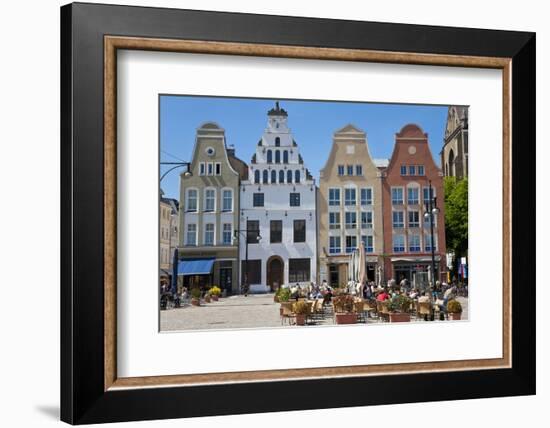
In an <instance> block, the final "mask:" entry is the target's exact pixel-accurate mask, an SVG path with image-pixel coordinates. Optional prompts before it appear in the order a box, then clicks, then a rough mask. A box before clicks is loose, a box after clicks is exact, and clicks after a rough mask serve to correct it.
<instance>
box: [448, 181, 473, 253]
mask: <svg viewBox="0 0 550 428" xmlns="http://www.w3.org/2000/svg"><path fill="white" fill-rule="evenodd" d="M444 186H445V240H446V241H447V249H448V250H452V251H454V253H455V255H456V257H457V258H458V257H461V256H466V255H467V252H468V179H467V178H463V179H461V180H457V179H456V178H455V177H445V181H444Z"/></svg>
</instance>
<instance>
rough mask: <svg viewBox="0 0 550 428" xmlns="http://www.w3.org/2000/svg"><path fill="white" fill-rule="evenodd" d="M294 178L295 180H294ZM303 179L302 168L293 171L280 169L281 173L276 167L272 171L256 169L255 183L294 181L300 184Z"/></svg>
mask: <svg viewBox="0 0 550 428" xmlns="http://www.w3.org/2000/svg"><path fill="white" fill-rule="evenodd" d="M293 180H294V181H293ZM300 181H301V174H300V170H298V169H297V170H295V171H294V172H292V170H290V169H289V170H286V173H285V171H284V170H282V169H281V170H279V173H277V171H275V170H274V169H272V170H271V173H269V171H268V170H267V169H264V170H263V171H262V172H260V170H259V169H257V170H256V171H254V183H256V184H260V182H261V183H263V184H268V183H271V184H275V183H279V184H284V183H287V184H288V183H294V184H299V183H300Z"/></svg>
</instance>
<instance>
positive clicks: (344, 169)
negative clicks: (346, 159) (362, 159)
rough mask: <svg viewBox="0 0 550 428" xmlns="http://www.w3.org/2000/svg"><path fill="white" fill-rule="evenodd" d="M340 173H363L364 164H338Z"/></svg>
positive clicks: (341, 174) (359, 174)
mask: <svg viewBox="0 0 550 428" xmlns="http://www.w3.org/2000/svg"><path fill="white" fill-rule="evenodd" d="M338 175H339V176H344V175H350V176H352V175H356V176H362V175H363V165H338Z"/></svg>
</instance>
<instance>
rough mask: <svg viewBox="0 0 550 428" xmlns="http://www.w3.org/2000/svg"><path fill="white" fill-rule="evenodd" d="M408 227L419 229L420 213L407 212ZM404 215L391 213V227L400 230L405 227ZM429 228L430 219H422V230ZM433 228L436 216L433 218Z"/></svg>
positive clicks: (414, 211)
mask: <svg viewBox="0 0 550 428" xmlns="http://www.w3.org/2000/svg"><path fill="white" fill-rule="evenodd" d="M407 214H408V215H407V216H408V219H407V220H408V222H407V223H408V226H409V227H410V228H418V227H420V211H416V210H413V211H408V213H407ZM404 219H405V213H404V211H393V212H392V225H393V227H394V228H395V229H402V228H404V227H405V220H404ZM429 227H430V217H429V216H428V217H427V218H426V217H424V228H429ZM434 227H437V216H435V217H434Z"/></svg>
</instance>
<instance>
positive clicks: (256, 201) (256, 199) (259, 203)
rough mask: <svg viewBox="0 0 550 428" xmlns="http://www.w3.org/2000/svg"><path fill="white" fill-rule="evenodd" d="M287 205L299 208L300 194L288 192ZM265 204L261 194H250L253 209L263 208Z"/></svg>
mask: <svg viewBox="0 0 550 428" xmlns="http://www.w3.org/2000/svg"><path fill="white" fill-rule="evenodd" d="M288 199H289V200H288V204H289V205H290V206H291V207H299V206H300V204H301V202H300V193H298V192H290V193H289V195H288ZM264 204H265V198H264V194H263V193H261V192H255V193H253V194H252V206H253V207H263V206H264Z"/></svg>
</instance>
